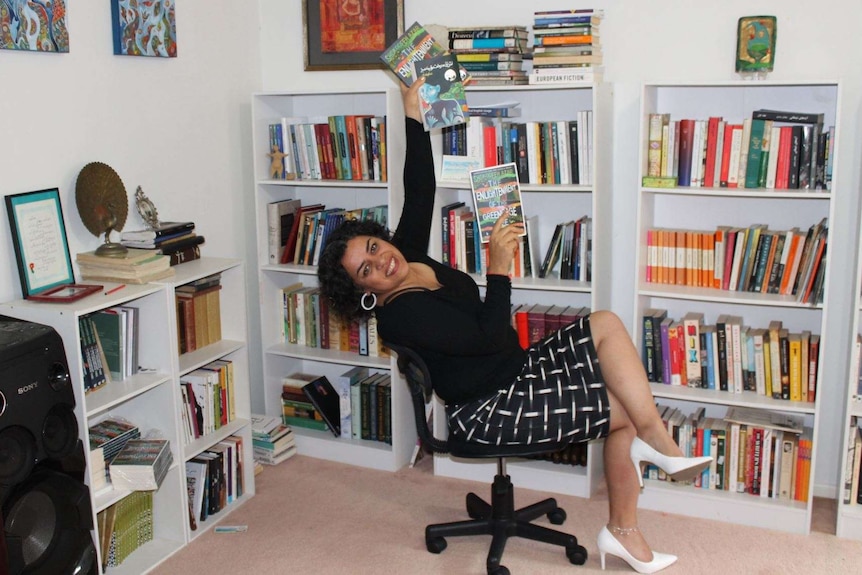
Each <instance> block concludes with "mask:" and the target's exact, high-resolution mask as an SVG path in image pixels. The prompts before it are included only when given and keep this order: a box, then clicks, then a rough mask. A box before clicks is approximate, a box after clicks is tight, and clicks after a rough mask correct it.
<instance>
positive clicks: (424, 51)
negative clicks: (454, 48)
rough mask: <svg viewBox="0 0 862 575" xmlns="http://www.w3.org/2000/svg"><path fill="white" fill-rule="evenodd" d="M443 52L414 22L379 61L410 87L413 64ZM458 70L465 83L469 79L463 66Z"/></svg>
mask: <svg viewBox="0 0 862 575" xmlns="http://www.w3.org/2000/svg"><path fill="white" fill-rule="evenodd" d="M445 52H446V50H445V48H443V46H442V45H441V44H440V43H439V42H437V41H436V40H435V39H434V36H432V35H431V34H430V33H429V32H428V30H426V29H425V28H424V27H423V26H422V25H421V24H419V22H414V23H413V24H411V25H410V27H409V28H407V30H405V31H404V33H403V34H402V35H401V36H399V37H398V38H397V39H396V40H395V42H393V43H392V44H391V45H390V46H389V47H388V48H386V50H384V51H383V52H382V53H381V54H380V59H381V60H382V61H383V63H384V64H386V65H387V66H388V67H389V69H390V70H392V71H393V72H394V73H395V75H396V76H398V79H399V80H401V81H402V82H404V84H405V85H406V86H412V85H413V82H414V80H415V76H414V75H413V74H414V72H413V66H412V64H413V62H416V61H418V60H424V59H425V58H432V57H434V56H439V55H440V54H443V53H445ZM458 70H459V73H460V75H461V81H462V82H467V80H468V79H469V78H470V75H469V73H468V72H467V70H465V69H464V67H463V66H459V67H458Z"/></svg>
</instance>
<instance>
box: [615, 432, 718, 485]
mask: <svg viewBox="0 0 862 575" xmlns="http://www.w3.org/2000/svg"><path fill="white" fill-rule="evenodd" d="M630 454H631V458H632V462H633V463H634V464H635V469H636V470H637V474H638V483H640V486H641V487H643V486H644V479H643V469H642V468H641V463H652V464H654V465H657V466H659V467H661V468H662V469H663V470H664V472H665V473H667V474H668V475H669V476H670V477H672V478H673V479H676V480H678V481H685V480H688V479H692V478H693V477H696V476H697V474H698V473H700V472H701V471H703V470H704V469H706V468H707V466H709V464H710V463H712V457H670V456H668V455H664V454H663V453H659V452H658V451H656V450H655V449H653V448H652V447H650V445H649V444H648V443H646V442H645V441H643V440H642V439H641V438H640V437H635V439H634V441H632V447H631V450H630Z"/></svg>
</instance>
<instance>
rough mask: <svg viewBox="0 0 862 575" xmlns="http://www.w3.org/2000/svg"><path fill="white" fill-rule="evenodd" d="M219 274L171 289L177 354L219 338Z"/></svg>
mask: <svg viewBox="0 0 862 575" xmlns="http://www.w3.org/2000/svg"><path fill="white" fill-rule="evenodd" d="M220 291H221V274H220V273H218V274H213V275H209V276H206V277H203V278H200V279H198V280H195V281H193V282H191V283H188V284H185V285H181V286H180V287H178V288H177V289H176V290H175V294H176V304H177V337H178V342H177V345H178V346H179V352H180V354H184V353H187V352H190V351H195V350H196V349H201V348H202V347H206V346H208V345H210V344H213V343H216V342H217V341H221V297H220V296H219V293H220Z"/></svg>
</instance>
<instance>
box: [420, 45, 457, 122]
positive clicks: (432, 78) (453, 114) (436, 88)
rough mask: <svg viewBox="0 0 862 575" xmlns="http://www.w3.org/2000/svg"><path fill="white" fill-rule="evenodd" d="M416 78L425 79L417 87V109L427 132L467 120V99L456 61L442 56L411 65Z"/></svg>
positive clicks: (453, 57) (447, 56)
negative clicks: (423, 82)
mask: <svg viewBox="0 0 862 575" xmlns="http://www.w3.org/2000/svg"><path fill="white" fill-rule="evenodd" d="M411 64H412V66H413V75H414V77H415V78H417V79H418V78H425V84H424V85H423V86H422V87H421V88H419V110H420V111H421V112H422V123H423V124H424V125H425V129H426V130H430V129H432V128H443V127H445V126H454V125H456V124H463V123H464V122H466V121H467V110H468V108H467V96H466V94H465V93H464V84H463V83H462V82H461V77H460V76H459V74H458V61H457V60H456V59H455V56H453V55H452V54H441V55H439V56H434V57H432V58H426V59H424V60H418V61H416V62H412V63H411Z"/></svg>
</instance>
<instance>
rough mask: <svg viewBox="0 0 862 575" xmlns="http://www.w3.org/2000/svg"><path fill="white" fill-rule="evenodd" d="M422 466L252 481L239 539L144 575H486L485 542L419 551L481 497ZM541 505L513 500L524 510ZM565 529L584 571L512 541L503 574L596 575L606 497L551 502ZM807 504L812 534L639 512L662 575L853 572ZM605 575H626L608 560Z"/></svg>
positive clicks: (856, 547)
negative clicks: (667, 559) (583, 551)
mask: <svg viewBox="0 0 862 575" xmlns="http://www.w3.org/2000/svg"><path fill="white" fill-rule="evenodd" d="M429 459H430V458H426V460H424V461H422V462H421V463H420V465H419V466H417V467H416V468H413V469H407V468H405V469H402V470H401V471H399V472H397V473H386V472H380V471H374V470H369V469H362V468H358V467H353V466H348V465H340V464H336V463H331V462H327V461H321V460H317V459H312V458H309V457H303V456H296V457H293V458H292V459H290V460H288V461H286V462H285V463H283V464H281V465H279V466H276V467H266V468H265V470H264V471H263V473H261V474H260V475H258V476H257V494H256V495H255V497H253V498H252V499H250V500H249V501H247V502H246V503H245V504H244V505H242V506H241V507H239V508H238V509H237V510H235V511H234V512H233V513H231V514H230V515H228V516H227V517H226V518H225V519H224V521H223V523H224V524H229V525H248V531H247V532H245V533H233V534H217V533H214V532H213V531H212V530H210V531H209V532H208V533H206V534H204V535H202V536H201V537H199V538H198V539H197V540H195V541H194V542H193V543H192V544H190V545H189V546H187V547H186V548H185V549H183V550H182V551H180V552H179V553H177V554H176V555H174V556H173V557H171V558H169V559H168V560H166V561H165V562H164V563H162V564H161V565H160V566H159V567H158V568H157V569H155V570H154V571H153V573H156V574H159V575H168V574H171V575H173V574H192V573H226V574H227V573H230V574H233V573H243V574H245V573H255V574H269V573H272V574H281V573H291V574H304V573H309V574H315V575H328V574H339V575H346V574H349V575H356V574H368V575H378V574H411V575H412V574H422V573H435V574H436V573H440V574H444V573H445V574H452V573H455V574H460V573H465V574H466V573H475V574H478V575H481V574H484V573H485V557H486V554H487V550H488V543H489V542H490V537H487V536H481V537H467V538H450V539H449V540H448V541H449V547H448V548H447V549H446V550H445V551H444V552H443V553H442V554H440V555H433V554H430V553H428V552H427V551H426V550H425V542H424V527H425V525H426V524H428V523H437V522H446V521H454V520H458V519H466V514H465V511H464V496H465V495H466V493H467V492H468V491H470V490H476V492H477V493H478V494H479V495H481V496H482V497H486V496H487V494H488V491H489V487H487V486H486V485H484V484H480V483H476V482H470V481H461V480H455V479H448V478H441V477H434V476H433V475H432V474H431V473H430V461H429ZM545 496H546V494H543V493H540V492H536V491H530V490H526V489H516V493H515V503H516V504H517V505H518V506H522V505H526V504H529V503H532V502H534V501H537V500H539V499H541V498H542V497H545ZM556 497H557V501H558V503H559V504H560V506H561V507H563V508H564V509H566V511H567V512H568V515H569V518H568V520H567V521H566V523H565V524H564V525H563V526H562V528H563V529H564V530H566V531H567V532H569V533H573V534H575V535H576V536H577V537H578V538H579V543H580V544H581V545H584V546H585V547H586V548H587V551H588V552H589V555H590V556H589V559H588V560H587V563H586V564H585V565H583V566H575V565H572V564H570V563H569V562H568V561H567V559H566V556H565V553H564V552H563V551H562V549H560V548H557V547H553V546H550V545H547V544H543V543H537V542H533V541H525V540H521V539H518V538H515V539H510V541H509V544H508V545H507V547H506V552H505V553H504V554H503V564H504V565H505V566H507V567H508V568H509V569H510V570H511V572H512V574H513V575H526V574H531V575H532V574H541V575H555V574H560V575H575V574H578V573H582V574H583V573H600V572H601V565H600V563H599V554H598V550H597V548H596V543H595V536H596V534H597V533H598V531H599V529H600V528H601V526H602V525H603V524H604V523H605V521H606V519H607V501H606V498H605V496H604V495H603V494H601V493H600V494H599V495H598V496H596V497H594V498H593V499H591V500H585V499H581V498H577V497H569V496H556ZM830 503H831V502H830V501H818V503H817V504H816V505H815V508H816V512H815V521H814V531H813V532H812V533H811V535H808V536H802V535H791V534H786V533H781V532H777V531H769V530H764V529H758V528H753V527H741V526H737V525H731V524H727V523H720V522H714V521H707V520H703V519H691V518H687V517H681V516H677V515H670V514H665V513H659V512H654V511H642V512H641V514H640V525H641V529H642V530H643V531H644V533H645V534H646V536H647V539H648V540H649V541H650V542H651V543H652V544H653V546H654V547H655V548H656V549H657V550H659V551H664V552H667V553H674V554H676V555H678V556H679V557H680V560H679V561H678V562H677V564H676V565H674V566H672V567H670V568H668V569H667V570H665V571H664V572H663V573H667V574H668V575H675V574H676V575H679V574H698V573H716V574H718V573H720V574H725V573H727V574H737V573H745V574H749V573H750V574H757V575H767V574H782V575H783V574H795V573H798V574H805V575H811V574H819V573H824V574H825V573H862V542H855V541H846V540H842V539H838V538H836V537H835V536H834V535H833V534H832V533H834V506H831V505H830ZM539 523H541V524H548V522H547V521H546V520H545V519H542V520H540V521H539ZM607 568H608V571H607V572H609V573H614V572H616V573H634V572H633V571H631V570H630V569H629V567H628V566H627V565H626V564H625V563H623V562H622V560H620V559H617V558H612V557H610V556H609V557H608V565H607Z"/></svg>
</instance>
